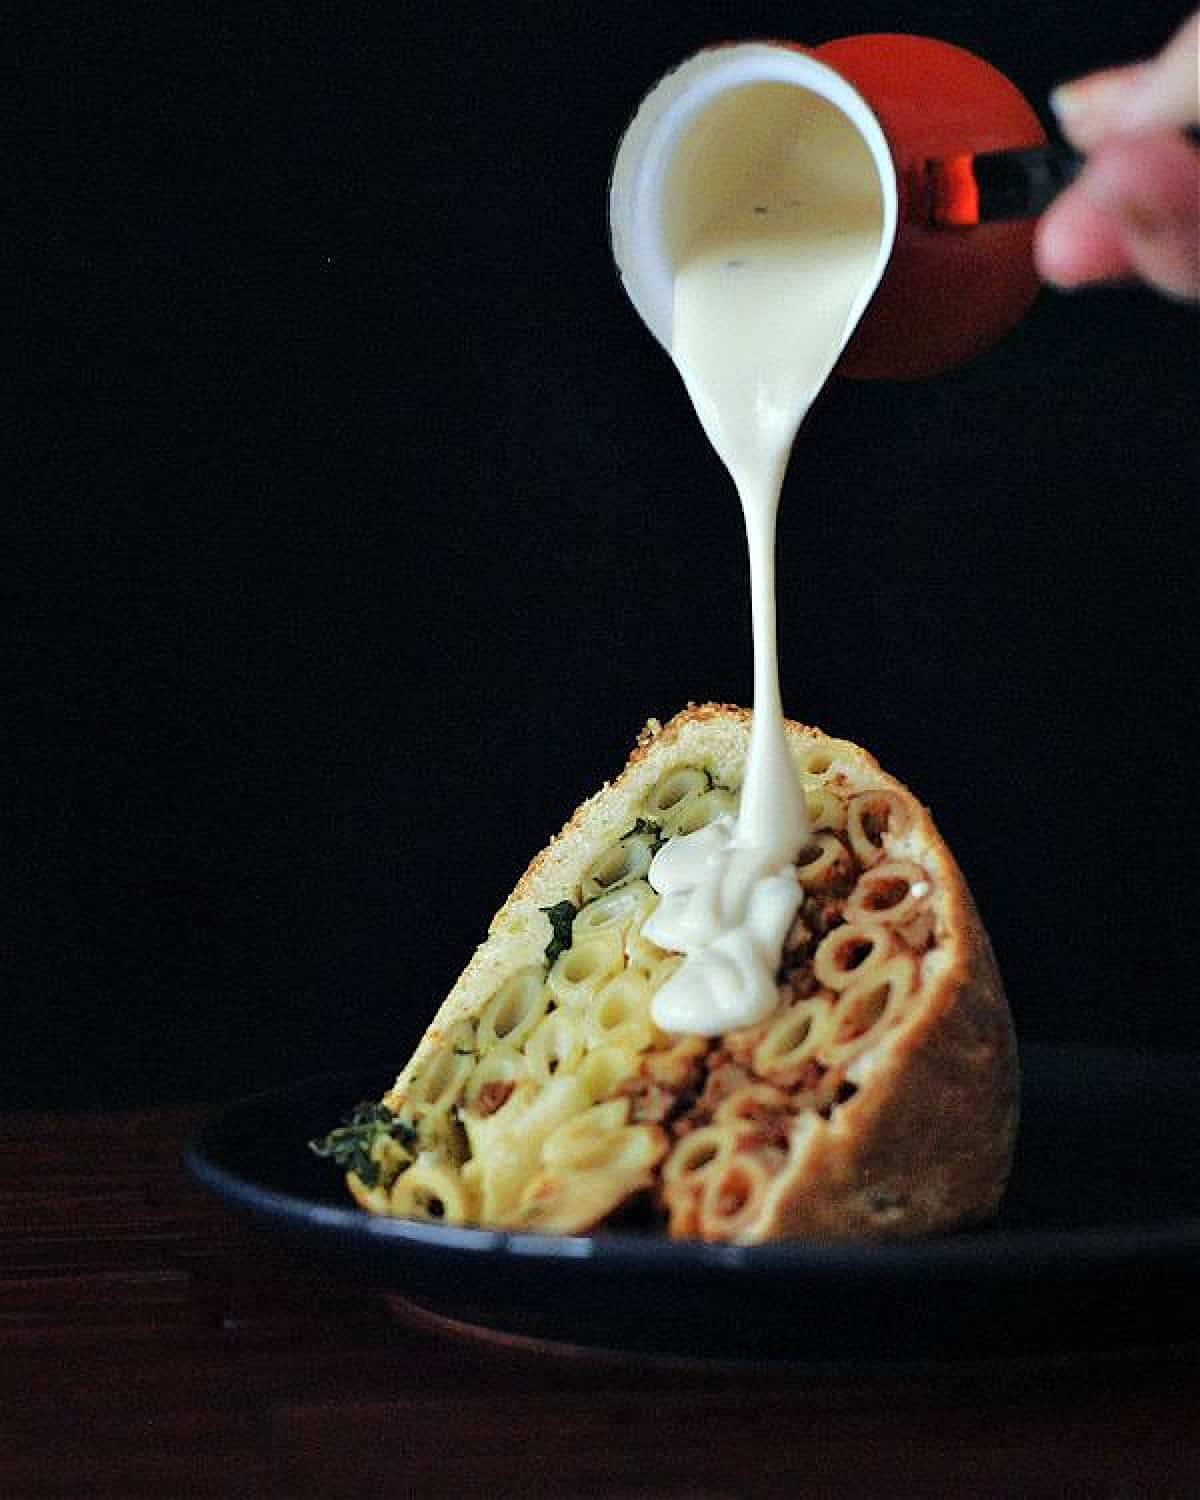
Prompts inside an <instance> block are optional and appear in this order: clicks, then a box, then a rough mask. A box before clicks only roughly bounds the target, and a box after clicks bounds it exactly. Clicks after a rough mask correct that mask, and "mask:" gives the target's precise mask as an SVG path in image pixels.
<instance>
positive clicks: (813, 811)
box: [804, 784, 846, 833]
mask: <svg viewBox="0 0 1200 1500" xmlns="http://www.w3.org/2000/svg"><path fill="white" fill-rule="evenodd" d="M804 805H805V808H806V809H807V811H808V826H809V827H810V828H811V829H812V830H813V832H814V833H819V832H822V831H824V832H827V833H841V831H842V829H843V828H845V826H846V804H845V803H844V802H843V801H842V799H841V798H840V797H839V796H838V794H837V793H836V792H835V791H834V790H833V788H832V787H831V786H822V785H820V784H816V785H812V786H806V787H805V788H804Z"/></svg>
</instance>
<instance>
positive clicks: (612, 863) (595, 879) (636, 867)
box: [580, 833, 653, 901]
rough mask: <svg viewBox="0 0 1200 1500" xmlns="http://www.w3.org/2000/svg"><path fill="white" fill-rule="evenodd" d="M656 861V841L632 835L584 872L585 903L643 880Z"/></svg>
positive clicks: (605, 853)
mask: <svg viewBox="0 0 1200 1500" xmlns="http://www.w3.org/2000/svg"><path fill="white" fill-rule="evenodd" d="M652 858H653V841H652V839H651V838H650V836H649V835H648V834H645V833H631V834H629V835H627V836H626V837H625V838H623V839H621V840H619V841H618V842H617V843H615V844H610V845H609V847H608V848H607V849H605V850H604V851H603V853H601V854H598V855H597V856H596V858H595V859H594V860H593V861H592V862H591V864H590V865H589V866H588V867H587V869H586V870H585V871H584V872H583V879H582V881H581V882H580V889H581V891H582V892H583V899H584V901H594V900H595V898H596V897H597V896H606V895H607V894H608V893H609V892H610V891H618V890H620V889H621V887H622V886H625V885H631V884H632V883H633V882H634V881H635V880H644V879H645V877H646V871H647V870H648V869H649V868H650V861H651V859H652Z"/></svg>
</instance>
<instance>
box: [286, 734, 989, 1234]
mask: <svg viewBox="0 0 1200 1500" xmlns="http://www.w3.org/2000/svg"><path fill="white" fill-rule="evenodd" d="M747 735H748V715H746V714H745V713H744V712H743V711H741V710H738V709H733V708H728V707H723V706H717V705H706V706H705V707H702V708H694V709H690V710H688V711H687V712H686V713H684V714H682V715H679V716H678V717H677V718H676V719H675V720H673V721H672V722H671V723H670V724H669V725H668V726H667V727H666V728H665V729H664V728H662V727H661V726H660V725H658V724H656V723H652V724H651V725H650V726H648V728H647V731H646V732H645V733H644V735H643V737H642V739H641V741H640V742H639V745H638V747H637V749H635V751H634V753H633V755H632V756H631V759H630V763H629V765H628V767H627V768H626V770H625V772H624V773H623V774H622V776H621V777H620V778H618V779H617V781H615V782H614V783H612V784H611V785H608V786H606V787H605V788H604V789H603V790H602V791H601V792H600V793H598V794H597V795H596V796H595V797H594V798H592V799H591V800H590V801H589V802H588V803H585V804H584V806H583V807H582V808H580V809H579V811H578V812H577V813H576V815H575V817H574V818H573V819H572V821H571V822H570V823H569V824H568V825H567V826H566V828H565V829H564V830H563V832H562V833H561V834H560V835H559V836H558V838H557V839H556V840H555V841H554V842H553V843H552V844H551V845H550V846H549V848H548V849H547V850H546V851H544V852H543V854H541V855H539V856H538V858H537V859H536V860H535V861H534V862H533V864H532V865H531V866H530V868H529V870H528V871H527V872H526V874H525V876H524V877H523V879H522V881H521V883H520V884H519V885H518V887H517V889H516V891H514V893H513V896H512V897H511V898H510V899H509V901H508V902H507V903H506V904H505V906H504V907H503V908H502V910H501V911H500V913H499V914H498V915H497V917H496V919H495V921H494V922H493V924H492V930H491V934H490V936H489V938H488V940H487V942H485V943H484V944H483V945H482V947H481V948H480V949H479V950H478V951H477V953H476V955H475V957H474V958H473V959H472V961H471V964H470V965H468V967H467V970H466V971H465V972H464V974H463V976H462V978H461V979H460V981H459V983H458V984H457V985H456V986H455V989H454V991H452V993H451V995H450V997H449V998H448V999H447V1001H446V1002H445V1004H444V1005H443V1006H442V1008H441V1010H440V1011H439V1013H438V1016H437V1017H436V1018H435V1021H434V1023H433V1025H432V1026H431V1027H430V1028H429V1030H428V1032H427V1033H426V1035H425V1037H424V1039H423V1041H422V1043H421V1045H420V1047H419V1048H418V1049H417V1051H416V1053H415V1054H414V1056H413V1058H412V1059H411V1061H410V1062H409V1064H408V1066H407V1067H406V1068H405V1069H404V1071H403V1072H402V1073H401V1075H400V1077H399V1079H398V1080H397V1082H396V1084H395V1086H394V1088H393V1089H392V1090H391V1091H390V1092H389V1093H388V1094H387V1095H385V1096H384V1098H383V1100H382V1101H380V1102H378V1103H372V1104H369V1105H364V1106H360V1107H359V1109H358V1110H357V1111H355V1113H354V1114H353V1115H352V1116H351V1117H349V1118H348V1119H347V1121H346V1123H345V1124H344V1125H343V1126H341V1127H339V1129H337V1130H334V1131H333V1132H331V1133H330V1135H329V1136H328V1137H326V1138H325V1140H323V1141H320V1142H314V1143H313V1144H314V1149H316V1150H317V1151H318V1152H319V1153H320V1154H322V1155H327V1156H331V1157H332V1158H333V1159H334V1160H335V1161H337V1162H338V1163H339V1165H341V1166H343V1167H344V1168H346V1169H347V1178H346V1180H347V1183H348V1186H349V1188H350V1191H351V1192H352V1193H353V1195H354V1197H355V1199H356V1200H357V1201H358V1202H359V1203H360V1204H361V1205H362V1207H364V1208H365V1209H368V1210H370V1211H371V1212H374V1213H379V1214H388V1215H394V1216H400V1217H405V1218H415V1219H427V1220H434V1221H437V1222H440V1223H450V1224H468V1225H469V1224H478V1225H486V1226H488V1227H493V1228H501V1229H508V1230H529V1231H541V1232H548V1233H558V1234H579V1233H584V1232H588V1231H591V1230H594V1229H596V1228H597V1227H598V1226H600V1225H609V1226H613V1225H624V1226H629V1227H633V1226H637V1227H639V1228H643V1227H644V1228H660V1229H664V1230H665V1231H666V1232H667V1233H669V1234H670V1235H672V1236H675V1237H698V1238H701V1239H705V1240H710V1241H729V1242H739V1243H752V1242H755V1241H759V1240H763V1239H769V1238H774V1237H779V1236H783V1235H812V1236H818V1237H846V1236H850V1235H879V1234H900V1233H918V1232H923V1231H927V1230H931V1229H936V1228H940V1227H944V1226H946V1225H948V1224H951V1223H957V1222H961V1221H963V1220H966V1219H972V1218H978V1217H981V1216H983V1215H986V1214H988V1213H990V1212H992V1211H993V1210H994V1208H995V1206H996V1203H997V1201H998V1198H999V1196H1000V1194H1001V1192H1002V1190H1003V1186H1004V1182H1005V1179H1006V1176H1007V1172H1008V1167H1009V1163H1010V1160H1011V1152H1012V1145H1013V1136H1014V1133H1015V1126H1016V1092H1017V1087H1016V1086H1017V1073H1016V1052H1015V1044H1014V1041H1013V1035H1012V1028H1011V1023H1010V1021H1009V1016H1008V1010H1007V1006H1006V1004H1005V1002H1004V997H1003V993H1002V991H1001V988H1000V984H999V980H998V977H997V975H996V970H995V965H994V962H993V960H992V956H991V952H990V948H989V946H988V944H987V940H986V936H985V935H984V933H983V929H982V927H981V926H980V924H979V921H978V918H977V916H976V915H975V912H974V908H973V906H972V904H971V901H970V897H969V894H968V893H967V890H966V887H965V884H964V883H963V880H962V877H961V875H960V873H959V871H958V869H957V866H956V865H955V864H954V862H953V859H952V858H951V857H950V855H949V852H948V851H947V850H946V848H945V845H944V844H943V843H942V841H941V840H940V838H939V837H938V836H937V834H936V831H935V830H934V828H933V824H932V822H931V820H930V818H929V815H928V813H927V811H926V810H925V809H924V808H923V807H922V806H921V805H920V804H919V803H918V802H917V801H916V800H915V799H914V798H913V797H912V796H911V794H910V793H908V792H907V791H906V789H905V788H903V787H902V786H901V785H900V784H899V783H898V782H896V781H895V780H894V779H893V778H891V777H889V776H887V775H886V774H885V773H884V772H882V771H881V770H880V768H879V767H878V766H877V765H876V763H875V762H874V761H873V760H872V759H871V757H870V756H869V755H867V754H866V752H864V751H862V750H859V749H858V748H857V747H855V746H853V745H850V744H849V743H847V742H845V741H841V740H833V739H829V738H828V737H826V736H824V735H822V734H820V733H819V732H817V731H815V730H809V729H804V728H802V727H801V726H798V725H790V726H789V743H790V746H791V748H792V753H793V756H794V760H795V765H796V770H797V773H798V775H799V777H800V779H801V783H802V785H803V788H804V792H805V797H806V800H807V804H808V812H809V821H810V824H811V836H810V838H809V841H808V843H807V845H806V846H805V847H804V848H803V849H802V850H801V851H800V853H799V856H798V858H797V859H796V862H795V868H794V874H795V879H796V881H797V882H798V885H799V887H800V904H799V908H798V911H797V915H796V917H795V920H794V921H793V922H792V924H791V928H790V930H789V932H788V935H787V938H786V941H785V943H784V947H783V952H782V955H781V960H780V964H779V968H778V972H777V975H776V982H777V987H778V1003H777V1005H776V1008H775V1010H774V1012H773V1013H772V1014H771V1015H769V1016H768V1017H767V1019H766V1020H765V1021H762V1022H760V1023H759V1024H757V1025H755V1026H752V1027H746V1028H744V1029H741V1030H736V1031H728V1032H726V1033H725V1034H724V1035H721V1036H717V1037H699V1036H688V1035H679V1034H672V1033H667V1032H664V1031H662V1030H660V1029H659V1027H658V1026H657V1025H656V1024H655V1022H654V1019H653V1017H652V1014H651V1003H652V1000H653V997H654V995H655V993H656V992H657V990H658V989H659V988H660V986H661V985H662V984H663V983H664V982H665V981H666V980H667V978H668V977H669V976H670V975H671V974H672V973H673V972H674V971H675V969H676V968H677V967H678V965H679V964H681V963H682V962H683V959H682V957H681V956H680V955H679V954H676V953H671V952H669V951H666V950H664V949H663V948H661V947H659V946H657V944H655V943H654V942H653V941H651V940H650V939H649V937H648V936H647V935H646V932H645V931H644V926H645V923H646V919H647V917H648V916H649V915H650V913H651V912H652V911H653V910H654V909H655V907H656V905H657V903H658V900H659V897H658V895H657V893H656V891H655V890H654V887H653V885H652V883H651V881H650V879H649V876H650V873H651V863H652V860H653V858H654V856H655V854H656V853H657V852H658V850H659V849H661V848H662V847H663V845H664V844H665V843H667V842H668V841H669V840H671V839H674V838H678V837H680V836H683V835H686V834H690V833H694V832H696V831H698V830H699V829H701V828H703V827H705V826H706V825H707V824H708V823H710V822H713V821H715V820H717V819H721V818H732V817H734V816H735V815H736V813H737V807H738V796H739V788H740V784H741V772H742V767H743V764H744V758H745V750H746V741H747Z"/></svg>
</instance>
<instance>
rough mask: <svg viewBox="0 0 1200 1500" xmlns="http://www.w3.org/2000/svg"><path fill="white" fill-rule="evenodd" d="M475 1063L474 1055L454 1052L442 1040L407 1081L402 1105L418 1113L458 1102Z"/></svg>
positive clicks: (428, 1111) (439, 1108) (432, 1111)
mask: <svg viewBox="0 0 1200 1500" xmlns="http://www.w3.org/2000/svg"><path fill="white" fill-rule="evenodd" d="M474 1067H475V1056H474V1054H473V1053H470V1052H458V1051H456V1050H455V1048H454V1047H453V1046H452V1045H451V1044H450V1043H449V1042H445V1043H443V1044H442V1046H441V1047H440V1048H439V1049H438V1050H437V1051H436V1052H435V1053H434V1055H433V1056H432V1057H431V1058H430V1059H429V1060H428V1062H426V1063H425V1065H424V1067H422V1068H421V1070H420V1072H418V1073H415V1074H414V1075H413V1077H412V1079H411V1080H410V1081H409V1085H408V1090H407V1092H406V1093H405V1096H404V1104H405V1108H406V1109H407V1110H409V1111H410V1112H414V1113H420V1114H438V1113H440V1112H441V1111H443V1110H446V1109H449V1108H450V1106H451V1105H452V1104H455V1103H457V1102H458V1098H459V1096H460V1094H461V1093H462V1089H463V1085H464V1084H465V1083H466V1081H467V1079H468V1078H469V1077H470V1075H471V1071H472V1069H473V1068H474Z"/></svg>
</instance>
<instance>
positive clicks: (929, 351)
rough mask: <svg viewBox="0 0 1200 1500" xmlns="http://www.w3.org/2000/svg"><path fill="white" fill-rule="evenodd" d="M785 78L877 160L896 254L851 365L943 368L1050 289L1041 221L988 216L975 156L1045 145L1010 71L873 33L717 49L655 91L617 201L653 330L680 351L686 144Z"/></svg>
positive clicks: (633, 130)
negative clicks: (1037, 239)
mask: <svg viewBox="0 0 1200 1500" xmlns="http://www.w3.org/2000/svg"><path fill="white" fill-rule="evenodd" d="M779 83H786V84H792V85H794V86H795V87H797V88H802V89H808V90H810V91H811V92H813V93H815V94H819V95H820V96H821V97H822V98H824V99H826V100H828V101H830V102H831V103H833V104H834V105H835V106H836V107H837V108H839V109H840V110H841V111H842V112H843V113H844V114H845V115H846V116H847V118H849V119H850V121H851V122H852V123H853V124H854V126H855V127H856V128H857V129H858V130H859V132H860V134H861V135H862V137H863V139H864V141H865V142H866V144H867V146H868V148H869V149H870V150H871V153H872V156H873V159H874V161H875V164H876V167H877V169H878V172H879V177H880V187H881V192H882V199H883V204H884V244H883V247H882V253H883V255H884V256H885V257H886V263H885V264H884V265H883V266H882V276H881V280H880V282H879V285H878V287H877V289H876V291H875V293H874V296H873V298H872V299H871V302H870V304H869V306H868V307H867V310H866V312H865V314H864V316H863V318H862V320H861V322H860V323H859V325H858V328H857V330H856V331H855V333H854V334H853V336H852V337H851V339H850V341H849V343H848V345H847V346H846V348H845V349H844V351H843V353H842V356H841V358H840V361H839V363H838V366H837V369H838V372H839V373H840V374H843V375H848V376H852V377H858V378H868V379H872V378H890V379H909V378H915V377H918V376H924V375H931V374H935V373H937V372H938V371H940V370H945V369H948V368H949V367H951V366H952V365H956V364H959V363H961V362H962V361H964V360H967V359H970V358H972V357H973V356H974V355H976V354H979V353H981V352H982V351H983V350H984V349H986V348H988V347H989V346H990V345H991V344H993V343H994V342H995V341H996V340H997V339H999V338H1001V337H1002V336H1003V335H1004V334H1005V333H1006V332H1007V331H1008V330H1009V329H1010V328H1012V327H1013V326H1014V324H1016V323H1017V322H1018V321H1019V320H1020V319H1021V317H1022V316H1023V315H1024V313H1025V312H1026V310H1027V309H1028V307H1029V305H1030V303H1031V302H1032V301H1033V298H1034V296H1035V294H1036V291H1037V286H1038V281H1037V276H1036V274H1035V271H1034V267H1033V248H1032V246H1033V226H1032V222H1031V220H1030V219H1029V218H1005V219H1002V220H999V221H995V222H983V221H981V220H984V219H986V213H981V205H980V201H979V178H980V175H981V174H980V173H979V172H978V171H977V170H976V166H977V160H980V159H982V160H987V159H989V158H990V159H992V160H994V161H1005V160H1008V159H1010V158H1009V153H1013V152H1016V151H1019V150H1031V149H1032V148H1036V147H1039V146H1041V145H1042V144H1043V143H1044V142H1045V134H1044V132H1043V131H1042V128H1041V126H1040V124H1039V122H1038V119H1037V116H1036V115H1035V114H1034V112H1033V110H1032V108H1031V107H1030V106H1029V104H1028V103H1027V102H1026V100H1025V99H1024V98H1023V97H1022V95H1021V94H1020V92H1019V91H1018V90H1017V89H1016V88H1015V87H1014V85H1013V84H1011V83H1010V82H1009V81H1008V79H1007V78H1005V77H1004V75H1003V74H1002V73H999V72H998V71H997V70H996V69H995V68H993V67H992V66H991V65H990V64H989V63H986V62H984V61H983V60H982V59H981V58H978V57H975V56H974V55H973V54H971V53H970V52H966V51H964V50H963V49H962V48H961V47H955V46H952V45H950V44H949V43H947V42H940V41H935V40H933V39H931V38H928V37H916V36H903V35H871V36H853V37H844V38H841V39H839V40H837V41H832V42H826V43H824V44H823V45H822V46H819V47H814V48H807V47H803V46H799V45H797V44H795V43H791V42H744V43H730V44H724V45H721V46H717V47H711V48H706V49H705V50H704V51H703V52H700V53H697V54H696V55H695V56H694V57H692V58H689V59H688V60H687V61H686V62H685V63H683V64H682V65H681V66H680V67H678V68H676V69H674V70H673V71H672V72H671V73H669V74H667V75H666V76H665V77H664V78H663V79H661V80H660V81H659V83H658V84H656V85H655V87H654V88H653V89H652V90H651V91H650V93H649V94H647V96H646V97H645V99H643V101H642V103H641V105H640V106H639V108H638V111H637V113H636V114H635V116H634V118H633V120H632V122H631V123H630V126H629V129H628V130H627V132H626V134H625V136H624V138H623V139H622V142H621V145H620V148H619V150H618V153H617V158H616V162H615V164H614V168H613V178H612V186H611V192H610V201H609V213H610V226H611V232H612V244H613V254H614V256H615V258H616V262H617V266H618V269H619V271H620V273H621V277H622V280H623V281H624V283H625V287H626V290H627V291H628V292H629V295H630V297H631V298H632V300H633V302H634V305H635V306H636V307H637V309H638V311H639V312H640V313H641V315H642V317H643V318H644V320H645V321H646V323H647V325H648V326H649V328H650V330H651V332H652V333H653V334H654V335H655V337H657V338H658V339H659V340H660V342H662V343H663V344H665V345H666V346H667V347H668V348H669V347H670V330H671V299H672V284H673V275H674V267H673V264H672V260H671V254H670V249H669V246H668V244H667V237H666V235H665V233H664V224H663V218H664V214H663V194H664V192H665V184H666V182H667V179H668V176H669V172H670V166H671V161H672V156H673V153H674V151H675V150H676V148H677V147H678V145H679V143H680V142H681V141H682V140H683V139H684V137H685V136H686V134H687V132H688V131H689V130H690V129H691V128H692V127H693V126H694V125H695V124H696V122H697V121H698V120H701V119H702V117H703V115H704V112H705V111H706V110H707V109H709V108H710V107H711V106H712V105H713V103H714V102H715V101H716V100H717V99H718V98H719V97H721V96H722V95H723V94H725V93H726V92H727V91H728V90H730V89H734V88H754V87H757V86H760V85H763V84H772V85H774V84H779ZM995 153H1003V154H1002V155H1000V156H998V157H997V156H995V155H994V154H995Z"/></svg>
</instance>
